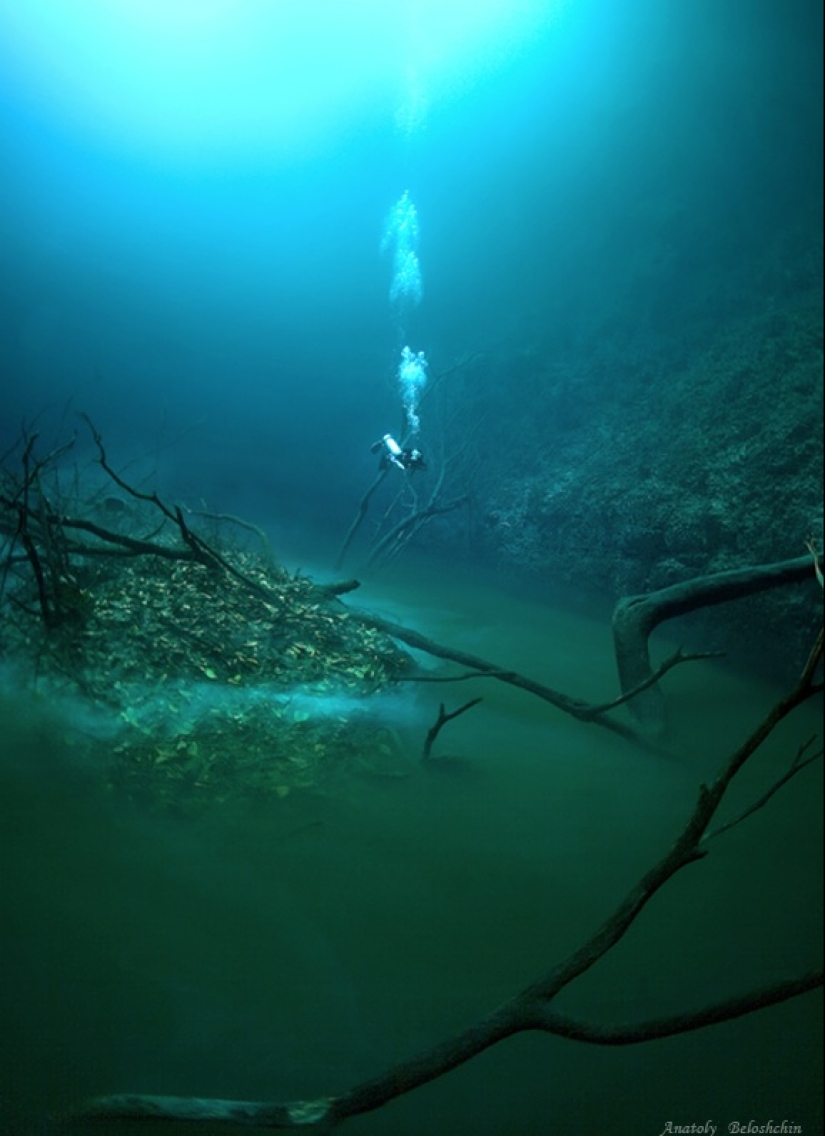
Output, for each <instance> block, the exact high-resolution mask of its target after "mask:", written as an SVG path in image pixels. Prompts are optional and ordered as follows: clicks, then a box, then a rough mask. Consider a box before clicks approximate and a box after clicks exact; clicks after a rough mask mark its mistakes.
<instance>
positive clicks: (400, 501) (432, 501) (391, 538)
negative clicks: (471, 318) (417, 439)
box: [336, 355, 480, 569]
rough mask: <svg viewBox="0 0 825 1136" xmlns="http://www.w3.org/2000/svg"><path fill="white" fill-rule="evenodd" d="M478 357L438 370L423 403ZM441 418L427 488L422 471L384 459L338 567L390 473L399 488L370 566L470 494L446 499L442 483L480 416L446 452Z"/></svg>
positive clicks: (390, 555)
mask: <svg viewBox="0 0 825 1136" xmlns="http://www.w3.org/2000/svg"><path fill="white" fill-rule="evenodd" d="M474 357H475V356H473V355H471V356H468V357H467V358H465V359H462V360H461V361H459V362H458V363H456V364H454V365H453V366H452V367H448V368H446V369H445V370H444V371H440V372H439V373H438V374H437V375H435V376H434V378H433V379H432V380H431V381H430V383H429V385H428V386H427V388H426V390H425V391H424V393H423V395H422V397H421V400H420V404H419V405H420V406H423V405H424V403H425V402H427V400H429V399H432V397H433V396H434V395H436V394H437V393H438V392H439V390H440V389H441V387H442V386H443V384H444V383H445V382H446V380H447V379H448V378H449V377H450V376H451V375H454V374H456V373H457V372H459V371H461V370H463V369H464V368H465V367H467V366H468V365H469V364H470V362H471V361H472V359H473V358H474ZM441 418H442V421H441V422H440V425H439V427H438V429H437V440H436V444H435V446H434V447H433V452H432V453H431V454H430V455H429V456H428V468H429V483H428V484H429V487H428V490H427V492H426V493H419V490H418V484H419V480H418V479H419V478H420V476H421V475H420V474H417V473H416V472H415V471H413V470H400V469H396V468H395V467H394V466H392V465H391V464H390V463H384V464H383V465H382V466H381V467H380V468H379V470H378V472H377V473H376V475H375V477H374V478H373V480H372V482H371V483H370V485H369V486H368V487H367V489H366V490H365V492H364V494H363V496H362V497H361V500H360V501H359V503H358V508H357V510H356V513H355V516H354V518H353V520H352V522H351V524H350V526H349V528H348V530H347V533H346V535H345V537H344V541H343V543H342V545H341V549H340V551H339V553H338V557H337V560H336V567H337V568H338V569H340V568H342V567H343V564H344V562H345V560H346V558H347V556H348V554H349V551H350V549H351V547H352V545H353V543H354V541H355V538H356V536H357V535H358V532H359V530H360V528H361V526H362V524H363V523H364V521H365V520H366V517H367V512H368V510H369V507H370V504H371V503H372V500H373V498H374V497H375V496H376V494H377V492H378V490H379V489H380V488H381V486H382V485H383V484H384V483H385V481H386V480H387V479H388V477H391V478H392V479H393V480H396V479H400V484H399V487H398V490H397V492H395V493H394V494H393V496H392V497H391V499H390V501H389V503H388V504H387V506H386V508H385V510H384V513H383V516H382V517H381V519H380V521H379V522H378V524H377V526H376V528H375V531H374V533H373V536H372V538H371V540H370V548H369V552H368V554H367V559H366V564H367V565H368V566H370V567H375V566H377V565H380V564H384V563H386V562H387V561H389V560H391V559H393V558H394V557H395V556H397V555H398V554H399V552H401V551H402V549H404V548H405V547H406V546H407V545H408V544H409V543H410V541H411V540H412V539H413V538H414V537H415V535H416V534H417V533H418V532H420V530H421V529H422V528H424V526H425V525H427V524H429V522H430V521H432V520H433V519H434V518H435V517H439V516H443V515H444V514H446V513H451V512H454V511H455V510H456V509H460V508H462V507H463V506H464V505H466V504H467V503H468V501H469V497H468V495H467V494H466V493H464V494H459V495H457V496H453V497H448V498H446V499H445V497H444V483H445V479H446V476H447V471H448V469H449V468H450V467H451V466H452V467H455V466H456V465H457V464H458V463H460V462H461V461H462V460H464V459H465V458H466V455H467V454H468V453H469V451H470V450H471V448H472V445H473V443H474V441H475V435H476V433H477V431H478V429H479V426H480V421H479V422H476V423H475V424H474V426H473V429H472V430H471V431H469V432H467V431H465V432H464V433H463V441H462V443H461V445H460V446H457V447H455V449H454V450H453V451H451V452H450V453H448V452H447V449H446V446H445V436H446V434H447V433H448V432H449V431H448V429H447V426H446V424H445V423H444V422H443V415H442V416H441ZM411 441H412V439H411V437H410V436H409V435H408V436H406V437H404V438H403V440H402V442H401V448H402V449H404V448H405V447H406V446H408V445H409V444H411ZM465 480H466V479H465Z"/></svg>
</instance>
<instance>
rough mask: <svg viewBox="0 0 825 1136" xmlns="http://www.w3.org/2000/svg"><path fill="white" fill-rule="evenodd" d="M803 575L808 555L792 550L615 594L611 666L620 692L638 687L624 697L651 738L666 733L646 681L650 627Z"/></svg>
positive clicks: (807, 573) (808, 568)
mask: <svg viewBox="0 0 825 1136" xmlns="http://www.w3.org/2000/svg"><path fill="white" fill-rule="evenodd" d="M808 579H811V580H813V579H814V571H813V567H812V565H811V557H810V556H797V557H795V558H794V559H793V560H780V561H777V562H776V563H774V564H757V565H751V566H749V567H747V568H735V569H732V570H731V571H728V572H716V573H714V574H713V575H710V576H697V577H696V578H695V579H693V580H685V581H684V582H683V583H681V584H673V585H671V586H670V587H668V588H661V589H660V590H659V591H657V592H649V593H648V594H647V595H641V596H625V597H624V598H623V599H621V600H619V602H618V603H617V604H616V608H615V610H614V612H613V646H614V649H615V652H616V666H617V667H618V671H619V683H620V685H621V689H622V693H623V694H626V693H628V692H629V691H631V690H636V689H637V688H641V689H640V690H639V692H638V693H637V694H636V696H635V697H634V698H633V699H632V700H630V701H629V702H628V708H629V710H630V713H631V714H632V716H633V718H634V720H635V722H636V724H637V726H638V727H639V729H640V730H641V731H642V732H643V733H644V734H645V735H647V736H648V737H651V738H661V737H662V736H663V735H664V733H665V725H666V722H665V704H664V697H663V695H662V692H661V690H660V689H659V686H658V685H657V684H656V683H655V682H651V679H652V677H653V668H652V666H651V663H650V649H649V646H648V639H649V637H650V634H651V632H652V631H653V630H654V628H656V627H658V626H659V624H660V623H664V622H665V620H668V619H673V618H674V617H675V616H677V615H686V614H687V613H688V612H690V611H696V610H697V609H698V608H702V607H711V606H712V605H714V604H720V603H727V602H728V601H729V600H737V599H742V598H743V597H744V596H751V595H754V594H756V593H757V592H764V591H767V590H768V589H769V588H776V587H779V586H781V585H783V584H797V583H802V582H804V581H805V580H808Z"/></svg>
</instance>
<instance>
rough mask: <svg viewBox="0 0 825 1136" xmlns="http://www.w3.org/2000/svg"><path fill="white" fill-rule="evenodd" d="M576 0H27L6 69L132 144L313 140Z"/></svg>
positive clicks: (414, 119) (479, 68) (239, 146)
mask: <svg viewBox="0 0 825 1136" xmlns="http://www.w3.org/2000/svg"><path fill="white" fill-rule="evenodd" d="M565 6H566V5H565V3H564V0H473V2H470V0H408V2H405V3H400V2H399V3H387V2H386V0H352V2H350V3H346V2H343V0H301V2H300V3H298V2H296V0H72V3H71V4H61V5H56V4H55V3H54V2H53V0H27V3H25V4H18V5H8V8H7V10H6V11H5V12H3V13H2V14H0V42H3V43H4V44H5V46H4V47H3V48H2V49H0V53H2V54H1V55H0V64H2V68H1V69H0V75H3V74H5V80H4V81H5V83H6V84H8V83H9V79H10V80H11V89H12V91H13V92H14V94H15V95H16V97H17V98H21V97H22V99H23V100H24V102H25V103H26V104H28V105H29V106H30V107H33V108H34V109H35V112H36V113H37V114H38V115H39V116H44V115H45V116H48V117H57V118H59V119H63V120H65V119H68V120H69V121H70V122H71V123H72V125H73V127H74V128H76V129H79V130H81V131H87V132H89V133H90V134H91V135H92V136H97V135H101V134H102V135H103V136H104V138H105V139H106V141H107V142H112V141H115V140H117V142H118V144H120V145H123V146H126V147H138V148H141V149H143V148H150V149H155V150H157V149H160V150H164V149H165V150H171V151H173V152H176V151H181V150H183V151H193V150H197V151H201V152H203V151H206V152H208V153H213V154H214V153H218V154H220V153H222V152H227V151H235V152H238V151H243V150H250V149H251V150H253V151H254V150H256V149H261V148H267V147H271V148H273V149H276V150H278V149H284V148H286V149H292V148H298V149H304V148H307V147H309V148H312V147H313V146H314V145H316V144H317V143H318V141H319V140H320V141H321V143H322V144H323V140H324V139H325V138H328V137H329V136H330V135H334V134H335V133H337V132H340V131H341V130H344V129H351V128H353V127H357V125H358V122H359V120H360V119H362V118H364V117H367V116H369V117H372V118H375V116H376V115H377V116H379V117H380V116H382V115H383V116H384V117H385V118H386V120H387V121H392V117H393V116H394V115H396V116H398V115H401V116H402V118H403V124H404V128H405V129H408V130H409V129H413V128H415V127H416V126H417V125H420V124H421V122H422V121H423V108H424V107H425V106H430V105H432V103H433V101H435V100H437V99H441V98H444V97H445V96H449V95H450V94H455V93H456V92H457V91H461V90H463V89H465V88H466V87H467V86H468V85H472V84H473V83H474V82H476V81H477V80H478V78H479V77H480V76H482V75H484V74H485V73H488V72H489V71H490V70H492V69H495V68H497V67H500V66H501V65H502V64H505V63H506V62H507V61H508V60H510V59H512V58H513V56H514V53H515V52H516V51H517V50H518V49H519V48H521V47H523V46H524V45H527V44H529V43H531V42H533V41H534V40H535V38H536V37H537V36H539V35H541V34H542V33H543V32H544V31H546V30H547V29H548V28H550V27H551V26H554V21H556V20H558V19H559V18H560V16H561V14H562V13H563V10H564V8H565Z"/></svg>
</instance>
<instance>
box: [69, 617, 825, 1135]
mask: <svg viewBox="0 0 825 1136" xmlns="http://www.w3.org/2000/svg"><path fill="white" fill-rule="evenodd" d="M821 658H822V633H821V632H820V634H819V637H818V639H817V642H816V644H815V646H814V649H813V650H812V652H811V654H810V656H809V658H808V661H807V663H806V665H805V668H804V670H803V672H802V675H801V676H800V679H799V681H798V682H797V684H796V686H795V687H794V688H793V690H791V691H790V693H789V694H787V695H786V696H785V697H784V698H782V699H780V700H779V702H777V703H776V705H775V706H774V707H773V708H772V709H771V710H770V711H769V713H768V714H767V715H766V716H765V718H764V719H763V720H762V721H761V722H760V723H759V725H758V726H757V727H756V729H754V730H753V731H752V733H751V734H750V735H749V736H748V737H747V738H746V739H745V740H744V742H743V743H742V744H741V745H740V746H739V747H738V748H737V749H736V750H735V751H734V753H733V754H731V755H730V757H729V758H728V760H727V762H726V763H725V765H724V766H723V768H722V770H721V771H720V773H719V774H718V776H717V777H716V779H715V780H714V781H713V782H712V783H711V784H710V785H708V786H705V785H702V786H701V787H700V791H699V796H698V800H697V802H696V805H695V806H694V809H693V811H692V812H691V814H690V816H689V817H688V819H687V821H686V823H685V825H684V827H683V828H682V831H681V832H680V833H679V835H678V836H677V837H676V840H675V841H674V843H673V844H672V846H671V847H670V849H669V850H668V851H667V852H666V853H665V854H664V855H663V856H662V858H661V859H660V860H659V861H658V863H656V864H655V865H654V866H653V867H652V868H651V869H650V870H649V871H648V872H647V873H646V874H645V875H644V876H643V877H642V878H641V879H640V880H639V881H638V883H637V884H636V885H635V887H633V888H632V889H631V891H630V892H629V893H628V895H627V896H626V897H625V898H624V900H623V901H622V902H621V903H620V904H619V905H618V906H617V907H616V909H615V910H614V912H613V913H612V914H611V915H610V916H609V917H608V918H607V919H606V920H605V921H604V923H603V924H602V925H601V927H599V928H598V929H597V931H596V932H595V934H594V935H592V936H591V938H590V939H589V940H587V942H585V943H583V944H582V945H581V946H580V947H579V948H578V949H577V950H575V951H573V953H572V954H571V955H569V956H568V958H567V959H565V960H564V961H563V962H561V963H559V964H558V965H557V966H554V967H553V968H552V969H551V970H549V971H548V972H547V973H546V974H545V975H543V976H542V977H540V978H539V979H538V980H537V981H535V982H533V983H531V984H530V985H529V986H527V987H526V988H525V989H524V990H522V991H521V992H520V993H518V994H516V995H515V996H514V997H513V998H511V999H509V1000H508V1001H506V1002H504V1003H503V1004H502V1005H500V1006H499V1007H498V1008H497V1009H495V1010H493V1011H492V1013H490V1014H488V1015H487V1016H486V1017H485V1018H483V1019H482V1020H481V1021H479V1022H477V1023H475V1024H474V1025H472V1026H470V1027H469V1028H468V1029H466V1030H463V1031H462V1032H461V1033H459V1034H457V1035H456V1036H455V1037H452V1038H450V1039H448V1040H447V1041H444V1042H442V1043H440V1044H439V1045H436V1046H434V1047H433V1048H432V1049H430V1050H428V1051H426V1052H425V1053H422V1054H420V1055H419V1056H417V1057H414V1058H411V1059H409V1060H406V1061H402V1062H400V1063H399V1064H397V1065H395V1066H393V1067H392V1068H390V1069H389V1070H387V1071H386V1072H385V1073H383V1074H382V1075H380V1076H378V1077H376V1078H374V1079H372V1080H369V1081H366V1082H364V1083H362V1084H360V1085H356V1086H355V1087H354V1088H352V1089H350V1090H349V1091H347V1092H345V1093H342V1094H339V1095H337V1096H328V1097H321V1098H318V1099H316V1100H310V1101H297V1102H291V1103H279V1102H273V1101H260V1102H257V1101H225V1100H210V1099H202V1098H185V1097H156V1096H139V1095H119V1096H108V1097H98V1098H96V1099H94V1100H92V1101H89V1102H87V1103H86V1104H85V1105H82V1106H81V1107H80V1109H79V1110H78V1111H77V1112H76V1113H75V1115H76V1116H79V1117H83V1118H86V1119H100V1120H104V1119H105V1120H110V1121H111V1120H117V1119H131V1120H142V1119H165V1120H222V1121H225V1122H227V1123H234V1124H239V1125H247V1126H252V1125H257V1126H258V1127H261V1128H280V1129H289V1128H304V1129H313V1128H314V1129H315V1130H316V1131H330V1130H331V1129H332V1128H333V1127H334V1126H336V1125H337V1124H339V1123H341V1122H342V1121H344V1120H346V1119H347V1118H348V1117H352V1116H355V1115H358V1114H360V1113H363V1112H369V1111H372V1110H374V1109H377V1108H380V1107H381V1106H382V1105H384V1104H386V1103H387V1102H388V1101H390V1100H392V1099H393V1098H395V1097H399V1096H401V1095H403V1094H405V1093H407V1092H410V1091H411V1090H412V1089H415V1088H417V1087H418V1086H420V1085H423V1084H426V1083H427V1082H428V1081H432V1080H435V1079H436V1078H438V1077H440V1076H442V1075H443V1074H445V1073H447V1072H449V1071H450V1070H452V1069H455V1068H457V1067H458V1066H459V1065H462V1064H464V1063H465V1062H467V1061H469V1060H471V1059H472V1058H473V1057H475V1056H476V1055H477V1054H479V1053H481V1052H483V1051H484V1050H485V1049H489V1048H490V1047H491V1046H493V1045H495V1044H497V1043H498V1042H500V1041H502V1040H504V1039H505V1038H507V1037H510V1036H512V1035H513V1034H515V1033H519V1032H523V1031H528V1030H543V1031H545V1032H549V1033H554V1034H556V1035H558V1036H561V1037H567V1038H570V1039H572V1040H576V1041H582V1042H588V1043H590V1044H596V1045H629V1044H635V1043H639V1042H645V1041H652V1040H655V1039H658V1038H662V1037H669V1036H673V1035H675V1034H679V1033H686V1032H689V1031H692V1030H696V1029H702V1028H706V1027H708V1026H711V1025H715V1024H718V1023H720V1022H724V1021H730V1020H733V1019H734V1018H738V1017H742V1016H743V1015H744V1014H750V1013H754V1012H755V1011H757V1010H760V1009H763V1008H764V1007H767V1006H772V1005H777V1004H779V1003H781V1002H783V1001H787V1000H788V999H790V998H795V997H798V996H799V995H801V994H804V993H807V992H809V991H811V990H814V989H816V988H817V987H819V986H821V985H822V984H823V974H822V971H821V970H811V971H808V972H806V973H804V974H801V975H799V976H797V977H795V978H791V979H787V980H783V981H779V982H776V983H773V984H770V985H768V986H765V987H762V988H760V989H758V990H753V991H750V992H748V993H746V994H744V995H737V996H734V997H732V998H728V999H725V1000H724V1001H722V1002H717V1003H714V1004H711V1005H709V1006H706V1007H704V1008H703V1009H701V1010H698V1011H692V1012H685V1013H682V1014H677V1015H671V1016H669V1017H666V1018H659V1019H653V1020H650V1021H646V1022H640V1023H636V1024H632V1025H615V1026H611V1025H600V1024H596V1023H591V1022H586V1021H579V1020H576V1019H574V1018H571V1017H568V1016H566V1015H562V1014H558V1013H556V1012H555V1011H554V1010H553V1009H552V1001H553V999H554V998H555V996H556V995H557V994H558V993H559V991H561V990H562V989H564V987H566V986H568V985H569V984H570V983H571V982H573V981H574V980H575V979H576V978H578V977H579V976H580V975H581V974H584V973H585V972H586V971H587V970H589V969H590V968H591V967H593V966H594V965H595V964H596V963H598V962H599V961H600V960H601V959H602V958H604V956H605V955H606V954H607V953H608V952H609V951H610V950H611V949H612V948H613V947H614V946H615V945H616V944H617V943H619V942H620V941H621V940H622V939H623V937H624V935H625V934H626V933H627V931H628V930H629V929H630V927H631V926H632V925H633V924H634V922H635V921H636V919H637V918H638V916H639V915H640V914H641V912H642V911H643V910H644V908H645V907H646V906H647V904H648V903H649V902H650V900H651V899H652V898H653V897H654V896H655V895H656V893H657V892H658V891H659V890H660V889H661V888H662V887H664V886H665V884H667V883H668V882H669V881H670V880H671V879H672V878H673V876H675V875H676V874H677V873H678V872H680V871H681V869H682V868H684V867H686V866H687V865H688V864H692V863H695V862H696V861H697V860H700V859H702V858H703V857H704V856H706V855H707V850H706V848H704V847H703V846H702V844H703V839H704V837H705V834H706V833H707V831H708V828H709V825H710V823H711V821H712V820H713V818H714V816H715V815H716V812H717V810H718V808H719V806H720V804H721V802H722V800H723V798H724V796H725V793H726V792H727V789H728V787H729V786H730V784H731V782H732V781H733V779H734V777H735V776H736V775H737V773H738V772H739V771H740V770H741V769H742V768H743V766H744V765H745V764H746V762H747V761H748V760H749V759H750V758H751V757H752V756H753V754H754V753H756V751H757V750H758V749H759V748H760V746H761V745H762V744H763V742H764V741H765V739H766V738H768V737H769V736H770V735H771V733H772V732H773V731H774V729H775V728H776V727H777V726H778V725H779V723H780V722H781V721H783V720H784V719H785V718H786V717H788V715H789V714H790V713H791V712H792V711H793V710H794V709H796V707H798V706H800V705H801V704H802V703H804V702H805V701H806V700H807V699H808V698H809V697H810V696H811V694H812V693H814V692H815V691H816V690H817V689H819V687H820V686H821V684H819V683H816V682H815V681H814V674H815V672H816V668H817V667H818V665H819V663H820V661H821Z"/></svg>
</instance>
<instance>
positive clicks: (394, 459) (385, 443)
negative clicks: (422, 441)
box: [370, 434, 427, 473]
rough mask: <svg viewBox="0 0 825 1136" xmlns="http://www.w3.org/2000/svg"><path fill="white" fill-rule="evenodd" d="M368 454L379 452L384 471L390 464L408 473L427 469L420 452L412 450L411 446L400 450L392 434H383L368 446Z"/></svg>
mask: <svg viewBox="0 0 825 1136" xmlns="http://www.w3.org/2000/svg"><path fill="white" fill-rule="evenodd" d="M370 452H371V453H373V454H377V453H379V452H380V454H381V468H382V469H386V467H387V466H388V465H389V464H390V463H392V464H393V465H394V466H397V467H398V468H399V469H403V470H404V471H405V472H409V473H415V471H416V470H417V469H426V468H427V463H426V462H425V461H424V455H423V454H422V453H421V450H416V449H413V447H412V446H407V447H406V448H404V449H402V448H401V446H399V444H398V442H396V440H395V438H393V436H392V434H385V435H384V437H383V438H381V439H379V441H377V442H374V443H373V445H372V446H370Z"/></svg>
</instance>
